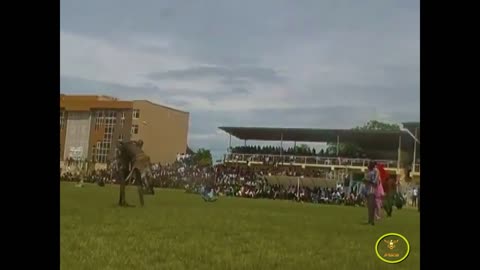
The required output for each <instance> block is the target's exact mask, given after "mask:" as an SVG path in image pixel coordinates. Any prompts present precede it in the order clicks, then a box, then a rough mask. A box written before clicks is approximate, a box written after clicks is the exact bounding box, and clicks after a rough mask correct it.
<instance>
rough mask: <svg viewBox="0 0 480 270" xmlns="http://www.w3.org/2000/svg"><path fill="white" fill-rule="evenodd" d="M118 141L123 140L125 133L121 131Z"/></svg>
mask: <svg viewBox="0 0 480 270" xmlns="http://www.w3.org/2000/svg"><path fill="white" fill-rule="evenodd" d="M118 141H119V142H121V141H123V133H120V135H118Z"/></svg>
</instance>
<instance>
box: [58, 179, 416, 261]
mask: <svg viewBox="0 0 480 270" xmlns="http://www.w3.org/2000/svg"><path fill="white" fill-rule="evenodd" d="M60 188H61V194H60V202H61V203H60V234H61V235H60V237H61V238H60V252H61V254H60V256H61V269H63V270H76V269H88V270H97V269H112V270H113V269H115V270H120V269H135V270H140V269H161V270H169V269H175V270H176V269H205V270H224V269H225V270H227V269H248V270H254V269H296V270H303V269H329V270H341V269H348V270H357V269H358V270H362V269H365V270H367V269H371V270H384V269H406V270H407V269H408V270H415V269H419V268H420V246H419V245H420V226H419V225H420V216H419V213H418V212H417V211H415V210H413V209H402V210H400V211H397V210H395V211H394V216H393V217H392V218H389V219H384V220H382V221H380V222H378V223H377V224H376V225H375V226H370V225H364V224H363V223H365V222H366V209H365V208H360V207H348V206H330V205H314V204H301V203H294V202H290V201H278V200H277V201H273V200H254V199H241V198H220V199H219V200H218V201H217V202H214V203H206V202H203V200H202V199H201V198H200V196H199V195H193V194H186V193H184V192H183V191H179V190H157V191H156V194H155V195H154V196H146V197H145V204H146V205H145V207H144V208H140V207H135V208H120V207H117V206H116V203H117V202H118V192H119V188H118V186H106V187H103V188H102V187H98V186H96V185H86V186H84V187H83V188H76V187H75V184H74V183H61V184H60ZM127 202H128V203H130V204H136V205H138V196H137V194H136V189H135V188H133V187H128V188H127ZM390 232H395V233H400V234H402V235H404V236H405V237H406V238H407V239H408V240H409V242H410V245H411V252H410V256H409V257H408V258H407V259H406V260H405V261H403V262H401V263H399V264H387V263H385V262H382V261H380V260H379V259H378V258H377V257H376V255H375V251H374V245H375V242H376V240H377V239H378V237H380V236H381V235H383V234H385V233H390Z"/></svg>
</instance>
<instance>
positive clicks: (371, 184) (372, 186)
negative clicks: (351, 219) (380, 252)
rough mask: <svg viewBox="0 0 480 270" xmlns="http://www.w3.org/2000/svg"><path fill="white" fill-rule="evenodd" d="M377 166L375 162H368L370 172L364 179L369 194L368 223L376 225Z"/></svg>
mask: <svg viewBox="0 0 480 270" xmlns="http://www.w3.org/2000/svg"><path fill="white" fill-rule="evenodd" d="M375 166H376V164H375V162H370V164H368V173H367V175H366V177H365V178H366V179H365V180H364V183H365V188H366V195H367V209H368V224H370V225H375V206H376V203H375V191H376V189H377V183H378V171H377V170H376V168H375Z"/></svg>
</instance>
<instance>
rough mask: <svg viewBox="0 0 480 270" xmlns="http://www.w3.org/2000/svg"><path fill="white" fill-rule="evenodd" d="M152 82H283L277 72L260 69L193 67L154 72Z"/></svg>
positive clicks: (150, 76) (151, 77)
mask: <svg viewBox="0 0 480 270" xmlns="http://www.w3.org/2000/svg"><path fill="white" fill-rule="evenodd" d="M147 77H148V78H149V79H151V80H164V79H176V80H195V79H203V78H206V77H207V78H212V77H213V78H219V79H221V80H222V82H224V83H239V82H240V83H245V82H248V81H257V82H267V83H272V82H275V83H278V82H281V81H283V79H284V78H282V77H281V76H280V75H278V74H277V72H276V71H274V70H273V69H269V68H260V67H235V68H228V67H208V66H203V67H202V66H200V67H191V68H189V69H183V70H168V71H165V72H153V73H150V74H147Z"/></svg>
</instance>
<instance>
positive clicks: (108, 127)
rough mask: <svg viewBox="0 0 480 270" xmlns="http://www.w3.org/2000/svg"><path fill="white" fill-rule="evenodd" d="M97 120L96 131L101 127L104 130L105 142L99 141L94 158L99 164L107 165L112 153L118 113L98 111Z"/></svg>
mask: <svg viewBox="0 0 480 270" xmlns="http://www.w3.org/2000/svg"><path fill="white" fill-rule="evenodd" d="M95 116H96V119H95V130H98V129H99V128H100V127H102V128H104V130H105V132H104V133H103V140H102V141H98V142H97V145H96V147H95V148H96V151H95V155H94V158H95V160H96V161H97V162H100V163H106V162H107V160H108V156H109V154H110V152H111V148H112V145H113V143H112V141H113V134H114V133H115V125H116V124H117V112H116V111H110V110H109V111H97V112H96V115H95Z"/></svg>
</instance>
